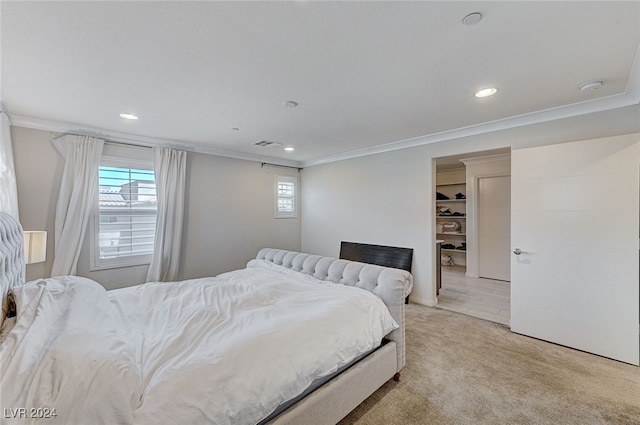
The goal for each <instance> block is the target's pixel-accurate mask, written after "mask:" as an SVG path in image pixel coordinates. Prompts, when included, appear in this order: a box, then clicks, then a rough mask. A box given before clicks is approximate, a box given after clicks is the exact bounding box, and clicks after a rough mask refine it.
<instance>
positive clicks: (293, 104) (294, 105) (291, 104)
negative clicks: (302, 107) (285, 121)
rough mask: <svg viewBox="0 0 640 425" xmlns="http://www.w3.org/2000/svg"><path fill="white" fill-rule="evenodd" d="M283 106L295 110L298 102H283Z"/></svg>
mask: <svg viewBox="0 0 640 425" xmlns="http://www.w3.org/2000/svg"><path fill="white" fill-rule="evenodd" d="M283 105H284V106H286V107H287V108H296V107H298V102H296V101H295V100H285V102H284V103H283Z"/></svg>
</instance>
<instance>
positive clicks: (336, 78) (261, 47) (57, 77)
mask: <svg viewBox="0 0 640 425" xmlns="http://www.w3.org/2000/svg"><path fill="white" fill-rule="evenodd" d="M0 8H1V10H0V13H1V24H2V27H1V36H2V51H1V59H2V63H1V65H2V68H1V84H2V87H1V89H2V90H1V94H0V96H1V98H0V100H1V101H2V102H3V104H4V106H3V109H5V110H6V111H7V112H8V114H9V116H10V117H11V120H12V123H13V124H14V125H21V126H26V127H32V128H41V129H46V130H50V131H57V132H76V133H86V134H94V135H100V136H103V137H105V138H108V139H111V140H124V141H126V140H128V141H132V142H134V143H139V144H143V145H155V144H163V145H169V146H176V147H184V148H187V149H191V150H195V151H200V152H208V153H214V154H220V155H227V156H232V157H238V158H247V159H256V160H269V159H271V160H273V161H275V162H277V163H281V164H292V165H293V164H295V165H313V164H317V163H323V162H329V161H332V160H337V159H342V158H346V157H353V156H359V155H364V154H368V153H375V152H380V151H385V150H392V149H396V148H402V147H407V146H413V145H419V144H424V143H431V142H435V141H441V140H447V139H451V138H455V137H460V136H464V135H469V134H477V133H482V132H487V131H493V130H496V129H500V128H509V127H515V126H519V125H524V124H528V123H534V122H544V121H546V120H551V119H555V118H559V117H566V116H573V115H578V114H583V113H588V112H594V111H599V110H608V109H613V108H618V107H623V106H628V105H635V104H638V102H639V101H640V63H639V62H640V53H639V52H640V49H639V47H640V2H638V1H626V2H612V1H602V2H598V1H594V2H592V1H585V2H576V1H569V2H553V1H541V2H515V1H514V2H506V1H505V2H479V1H474V2H458V1H442V2H436V1H412V2H391V1H389V2H382V1H374V2H368V1H351V2H333V1H331V2H329V1H327V2H314V1H303V0H299V1H289V2H270V1H262V2H247V1H234V2H218V1H203V2H185V1H173V2H154V1H140V2H120V1H118V2H111V1H105V2H99V1H80V2H57V1H45V2H24V1H15V2H14V1H6V0H5V1H2V2H0ZM472 12H480V13H481V14H482V18H483V19H482V20H481V21H480V22H478V23H477V24H475V25H465V24H463V22H462V20H463V18H464V17H465V16H466V15H468V14H469V13H472ZM593 80H602V81H604V85H603V86H602V87H600V88H599V89H596V90H586V91H582V90H580V86H581V84H583V83H585V82H589V81H593ZM488 86H495V87H497V88H498V92H497V94H496V95H494V96H492V97H488V98H483V99H479V98H475V97H474V92H475V91H476V90H478V89H480V88H484V87H488ZM288 100H291V101H295V102H297V103H298V106H297V107H295V108H289V107H286V106H285V105H284V102H285V101H288ZM122 112H128V113H134V114H136V115H138V116H139V119H138V120H135V121H127V120H124V119H122V118H120V117H119V114H120V113H122ZM262 140H266V141H271V142H277V143H278V144H276V145H272V146H269V147H260V146H255V145H254V143H256V142H258V141H262ZM289 146H290V147H293V148H295V150H294V151H293V152H286V151H284V150H283V148H284V147H289Z"/></svg>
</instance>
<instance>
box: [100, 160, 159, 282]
mask: <svg viewBox="0 0 640 425" xmlns="http://www.w3.org/2000/svg"><path fill="white" fill-rule="evenodd" d="M99 166H100V167H115V168H128V169H138V170H149V171H151V172H152V173H154V183H155V172H154V167H153V161H152V160H151V159H148V160H145V159H132V158H126V157H123V156H119V155H102V157H101V158H100V165H99ZM99 188H100V176H99V171H98V187H97V188H96V189H97V190H96V196H95V198H94V199H95V202H94V208H93V213H92V214H91V232H90V264H89V269H90V271H99V270H108V269H115V268H122V267H131V266H143V265H149V264H150V263H151V259H152V257H153V253H150V254H137V255H128V256H122V257H116V258H100V246H99V245H100V217H101V214H100V201H99V199H100V198H99V196H100V193H99ZM156 197H157V192H156ZM156 199H157V198H156ZM114 214H116V212H114ZM104 215H105V216H108V215H109V214H104ZM157 216H158V211H157V208H156V211H155V217H156V219H157ZM153 238H154V242H155V232H154V235H153Z"/></svg>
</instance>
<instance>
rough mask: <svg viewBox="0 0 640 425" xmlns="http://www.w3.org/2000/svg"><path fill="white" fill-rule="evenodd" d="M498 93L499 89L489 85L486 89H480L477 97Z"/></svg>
mask: <svg viewBox="0 0 640 425" xmlns="http://www.w3.org/2000/svg"><path fill="white" fill-rule="evenodd" d="M496 93H498V89H497V88H495V87H487V88H484V89H480V90H478V91H477V92H476V93H475V95H474V96H475V97H488V96H493V95H494V94H496Z"/></svg>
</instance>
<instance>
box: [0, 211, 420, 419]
mask: <svg viewBox="0 0 640 425" xmlns="http://www.w3.org/2000/svg"><path fill="white" fill-rule="evenodd" d="M22 250H23V246H22V230H21V228H20V225H19V224H18V223H17V222H16V221H15V220H13V219H12V218H11V217H10V216H8V215H7V214H4V213H0V280H1V281H0V283H1V284H2V291H3V322H2V326H1V327H0V358H2V364H1V365H0V368H1V370H0V372H1V375H0V398H1V399H2V400H1V401H2V406H3V412H2V415H3V416H2V417H3V423H20V424H25V423H37V422H39V421H42V422H45V421H46V423H50V424H56V423H65V424H75V423H77V424H84V423H92V424H94V423H95V424H97V423H105V424H108V423H118V424H163V423H167V424H169V423H171V424H174V423H189V424H256V423H259V424H311V423H313V424H335V423H337V422H338V421H339V420H340V419H341V418H343V417H344V416H345V415H346V414H347V413H349V412H350V411H351V410H352V409H354V408H355V407H356V406H357V405H358V404H359V403H361V402H362V401H364V400H365V399H366V398H367V397H369V395H371V394H372V393H373V392H374V391H375V390H376V389H377V388H379V387H380V386H381V385H383V384H384V383H385V382H386V381H388V380H389V379H391V378H396V379H397V378H398V376H399V372H400V371H401V369H402V368H403V366H404V364H405V359H404V356H405V346H404V337H405V333H404V332H405V331H404V299H405V297H406V296H407V295H408V294H409V292H410V291H411V288H412V277H411V274H410V273H408V272H406V271H402V270H397V269H391V268H385V267H380V266H376V265H371V264H364V263H358V262H352V261H347V260H341V259H335V258H329V257H321V256H317V255H311V254H305V253H298V252H291V251H284V250H279V249H270V248H265V249H262V250H260V251H259V252H258V254H257V256H256V258H255V259H253V260H251V261H249V262H248V264H247V267H246V268H244V269H240V270H236V271H233V272H229V273H224V274H222V275H219V276H216V277H210V278H202V279H191V280H186V281H182V282H171V283H149V284H144V285H138V286H134V287H128V288H123V289H118V290H113V291H106V290H104V288H103V287H102V286H100V285H99V284H98V283H96V282H94V281H91V280H89V279H85V278H81V277H77V276H65V277H59V278H51V279H40V280H37V281H33V282H27V283H25V282H24V278H25V273H24V259H23V252H22ZM11 298H13V300H14V302H15V311H16V312H17V314H16V315H15V317H10V316H11V312H10V310H12V308H10V303H11V302H10V299H11ZM5 315H6V316H7V317H6V318H5ZM354 324H355V325H356V326H351V325H354Z"/></svg>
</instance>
